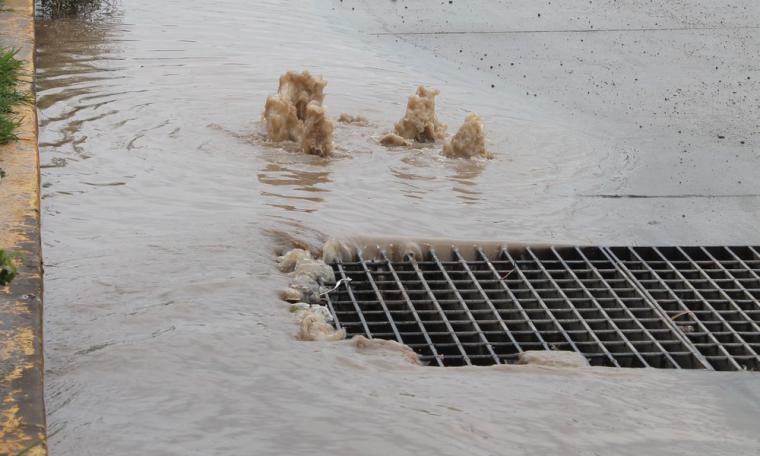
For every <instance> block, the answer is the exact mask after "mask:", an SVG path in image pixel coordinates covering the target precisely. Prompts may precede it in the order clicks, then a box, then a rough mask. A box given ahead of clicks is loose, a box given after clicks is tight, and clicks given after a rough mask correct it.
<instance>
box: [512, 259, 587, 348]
mask: <svg viewBox="0 0 760 456" xmlns="http://www.w3.org/2000/svg"><path fill="white" fill-rule="evenodd" d="M500 255H501V256H502V257H504V258H506V259H507V261H509V262H510V263H511V264H512V265H514V269H513V271H515V272H516V273H517V275H518V277H520V280H521V281H522V283H523V284H524V285H525V288H527V289H528V290H530V293H531V294H532V295H533V296H534V297H535V299H536V300H537V303H538V305H539V306H540V307H541V309H542V310H543V311H544V312H545V313H546V315H547V316H548V317H549V319H550V320H551V322H552V323H553V326H554V327H555V328H557V329H558V330H559V332H560V334H561V335H562V336H563V338H564V339H565V341H567V343H568V345H569V346H570V349H572V350H573V351H575V352H579V353H580V352H581V350H579V349H578V346H577V345H576V344H575V342H574V341H573V339H572V338H571V337H570V335H569V334H568V333H567V331H565V328H563V327H562V325H561V324H560V322H559V321H558V320H557V319H556V318H555V317H554V314H553V313H552V311H551V310H550V309H549V307H548V306H547V305H546V302H545V301H544V300H543V299H542V298H541V295H539V294H538V292H537V291H536V289H535V288H534V287H533V284H532V283H531V281H530V280H528V278H527V277H526V276H525V273H524V272H523V270H522V269H521V268H520V265H519V264H518V263H517V262H516V261H515V259H514V258H512V255H510V254H509V251H508V250H507V249H502V250H501V254H500ZM505 277H506V276H505ZM556 346H557V343H556V342H555V343H554V344H551V345H550V346H549V348H550V349H551V348H556Z"/></svg>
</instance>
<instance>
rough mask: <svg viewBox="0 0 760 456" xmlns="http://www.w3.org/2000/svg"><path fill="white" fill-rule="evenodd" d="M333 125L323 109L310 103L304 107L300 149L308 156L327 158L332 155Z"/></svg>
mask: <svg viewBox="0 0 760 456" xmlns="http://www.w3.org/2000/svg"><path fill="white" fill-rule="evenodd" d="M334 129H335V124H333V121H332V120H330V119H329V118H328V117H327V114H326V113H325V109H324V108H323V107H322V106H320V105H319V104H317V102H316V101H312V102H310V103H309V104H308V106H306V120H305V121H304V129H303V138H302V140H301V148H302V149H303V151H304V153H307V154H309V155H319V156H320V157H329V156H330V155H332V153H333V148H334V146H333V130H334Z"/></svg>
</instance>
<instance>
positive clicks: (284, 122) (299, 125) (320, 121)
mask: <svg viewBox="0 0 760 456" xmlns="http://www.w3.org/2000/svg"><path fill="white" fill-rule="evenodd" d="M326 85H327V82H326V81H325V80H323V79H322V78H315V77H313V76H312V75H311V74H310V73H309V72H308V71H304V72H302V73H296V72H295V71H288V72H287V73H285V74H283V75H282V76H281V77H280V83H279V87H278V88H277V93H276V94H274V95H271V96H269V97H268V98H267V101H266V104H265V106H264V114H263V115H262V119H263V121H264V125H265V127H266V132H267V138H268V139H269V140H270V141H275V142H280V141H296V142H299V143H301V150H303V151H304V152H305V153H307V154H312V155H319V156H322V157H327V156H329V155H331V154H332V151H333V142H332V133H333V129H334V124H333V122H332V121H331V120H330V119H329V118H327V114H326V112H325V109H324V107H323V106H322V102H323V101H324V99H325V95H324V88H325V86H326Z"/></svg>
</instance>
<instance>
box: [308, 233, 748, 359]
mask: <svg viewBox="0 0 760 456" xmlns="http://www.w3.org/2000/svg"><path fill="white" fill-rule="evenodd" d="M404 250H406V249H404ZM446 250H447V251H446V254H445V255H444V254H443V253H441V254H439V253H437V252H436V249H435V248H434V247H433V246H430V245H428V247H427V248H426V249H425V252H424V254H423V253H422V252H421V251H420V253H419V254H418V253H417V252H415V253H414V254H408V252H406V253H403V254H401V255H398V254H397V253H398V252H394V254H391V253H388V251H386V250H384V249H382V248H378V249H376V251H374V252H372V251H369V250H364V254H367V255H369V254H371V255H372V257H371V259H365V258H363V256H362V255H363V253H362V250H361V249H357V250H356V251H355V252H354V254H353V255H351V256H350V257H351V258H350V260H348V259H347V255H345V254H343V255H336V256H335V257H334V262H333V263H332V264H331V266H332V268H333V270H334V272H335V276H336V278H337V279H339V280H343V282H342V283H341V284H340V286H338V287H336V289H335V290H333V291H331V292H330V293H326V294H324V295H323V296H322V300H323V303H324V304H325V305H326V306H327V307H328V308H329V309H330V312H331V313H332V314H333V316H334V324H335V325H336V328H338V329H345V330H346V332H347V334H348V335H349V336H353V335H362V336H365V337H367V338H369V339H389V340H394V341H396V342H398V343H401V344H404V345H407V346H409V347H411V348H412V349H413V350H414V351H415V352H416V353H417V354H418V355H419V357H420V360H421V361H422V362H423V363H426V364H431V365H437V366H462V365H492V364H512V363H517V362H518V360H519V358H520V356H521V354H523V353H525V352H532V351H570V352H575V353H578V354H581V355H583V356H584V357H585V358H586V359H587V360H588V362H589V363H590V364H591V365H594V366H612V367H654V368H675V369H710V370H757V369H758V368H760V357H759V356H758V352H760V328H759V327H758V326H759V325H760V302H759V299H760V278H759V277H758V275H759V274H760V254H758V252H757V249H756V248H753V247H684V248H681V247H667V248H655V247H560V246H557V247H552V246H535V247H532V246H522V245H521V246H510V247H509V248H503V247H498V248H493V247H489V248H480V247H477V246H476V247H473V248H472V252H470V251H469V249H468V251H467V254H466V255H464V254H463V253H461V251H460V249H458V248H457V247H451V248H450V249H446ZM441 252H443V249H441ZM344 253H345V252H344ZM523 356H526V355H523Z"/></svg>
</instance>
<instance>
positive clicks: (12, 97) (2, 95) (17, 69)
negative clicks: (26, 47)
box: [0, 48, 28, 145]
mask: <svg viewBox="0 0 760 456" xmlns="http://www.w3.org/2000/svg"><path fill="white" fill-rule="evenodd" d="M17 53H18V50H17V49H4V48H0V145H1V144H5V143H8V142H10V141H13V140H15V139H17V138H16V133H15V131H16V128H18V126H19V124H20V121H19V120H18V119H17V118H15V117H14V115H13V107H14V106H15V105H17V104H19V103H23V102H25V101H26V100H27V99H28V97H27V96H26V95H25V94H23V93H21V92H19V91H18V89H17V88H16V87H17V84H18V79H19V76H20V74H21V65H22V62H21V61H20V60H18V59H17V58H16V54H17Z"/></svg>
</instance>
